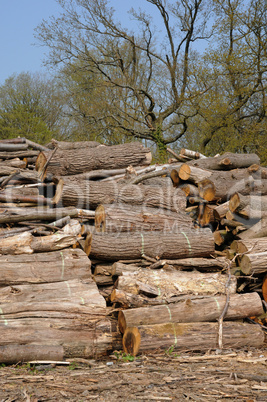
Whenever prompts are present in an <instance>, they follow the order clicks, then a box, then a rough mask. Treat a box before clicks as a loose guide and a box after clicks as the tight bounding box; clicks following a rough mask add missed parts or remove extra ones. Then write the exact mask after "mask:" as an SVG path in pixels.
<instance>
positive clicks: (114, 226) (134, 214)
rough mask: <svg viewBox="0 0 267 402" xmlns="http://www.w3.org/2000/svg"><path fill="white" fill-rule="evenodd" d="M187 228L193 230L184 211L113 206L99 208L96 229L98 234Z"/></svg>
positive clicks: (168, 230)
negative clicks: (175, 211)
mask: <svg viewBox="0 0 267 402" xmlns="http://www.w3.org/2000/svg"><path fill="white" fill-rule="evenodd" d="M186 226H187V227H188V228H190V227H192V229H193V223H192V219H191V218H190V217H189V216H188V215H186V213H185V212H183V211H180V212H179V213H174V212H170V211H167V210H165V211H164V210H162V209H158V208H146V207H143V206H128V205H123V204H111V205H100V206H98V207H97V209H96V213H95V227H96V230H97V231H98V232H107V233H118V232H119V233H120V232H133V231H140V232H142V231H157V230H161V231H165V232H175V231H177V229H178V228H180V227H186Z"/></svg>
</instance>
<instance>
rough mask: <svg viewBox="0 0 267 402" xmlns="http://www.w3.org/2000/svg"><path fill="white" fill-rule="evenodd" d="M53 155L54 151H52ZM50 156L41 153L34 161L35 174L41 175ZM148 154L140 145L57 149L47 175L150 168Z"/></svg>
mask: <svg viewBox="0 0 267 402" xmlns="http://www.w3.org/2000/svg"><path fill="white" fill-rule="evenodd" d="M52 152H53V151H52ZM50 155H51V152H50V153H44V152H41V153H40V155H39V156H38V159H37V161H36V170H37V171H38V172H39V171H42V170H43V168H44V166H45V164H46V161H47V160H48V158H49V156H50ZM151 159H152V157H151V152H150V150H149V149H148V148H144V147H143V145H142V144H141V143H138V142H136V143H126V144H121V145H113V146H105V145H101V146H99V147H96V148H88V147H87V148H78V149H66V150H64V149H63V150H62V149H58V150H57V151H56V152H55V154H54V155H53V157H52V159H51V160H50V162H49V165H48V166H47V169H46V171H47V172H48V173H52V174H57V175H62V176H66V175H75V174H79V173H83V172H88V171H90V170H97V169H114V168H116V169H119V168H126V167H127V166H130V165H132V166H137V165H149V164H150V162H151Z"/></svg>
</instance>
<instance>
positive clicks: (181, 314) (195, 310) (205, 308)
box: [118, 292, 263, 333]
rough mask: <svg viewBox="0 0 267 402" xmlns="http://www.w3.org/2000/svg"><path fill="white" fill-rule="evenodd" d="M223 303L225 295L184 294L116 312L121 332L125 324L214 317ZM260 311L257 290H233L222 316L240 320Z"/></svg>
mask: <svg viewBox="0 0 267 402" xmlns="http://www.w3.org/2000/svg"><path fill="white" fill-rule="evenodd" d="M225 303H226V299H225V296H212V297H203V299H193V300H191V299H190V297H188V299H187V300H182V301H180V302H178V303H175V304H170V305H160V306H150V307H143V308H135V309H130V310H122V311H120V312H119V316H118V323H119V329H120V331H121V332H122V333H124V332H125V331H126V329H127V328H129V327H138V326H139V325H154V324H164V323H168V322H169V323H173V324H176V323H177V324H178V323H181V322H211V321H217V320H218V319H219V318H220V315H221V314H222V312H223V309H224V306H225ZM261 314H263V307H262V302H261V298H260V296H259V295H258V293H256V292H254V293H247V294H233V295H231V297H230V304H229V306H228V309H227V313H226V315H225V317H224V319H225V320H240V319H242V318H246V317H252V316H259V315H261Z"/></svg>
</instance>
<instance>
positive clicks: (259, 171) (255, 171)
mask: <svg viewBox="0 0 267 402" xmlns="http://www.w3.org/2000/svg"><path fill="white" fill-rule="evenodd" d="M248 171H249V173H250V174H251V175H252V176H253V177H254V178H255V179H267V168H266V167H262V166H259V165H251V166H250V167H249V168H248Z"/></svg>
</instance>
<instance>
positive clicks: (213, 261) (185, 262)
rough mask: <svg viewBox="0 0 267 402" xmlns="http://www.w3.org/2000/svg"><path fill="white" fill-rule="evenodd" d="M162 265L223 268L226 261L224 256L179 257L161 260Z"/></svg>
mask: <svg viewBox="0 0 267 402" xmlns="http://www.w3.org/2000/svg"><path fill="white" fill-rule="evenodd" d="M161 262H162V266H163V265H165V264H167V265H171V266H173V267H174V268H175V269H197V270H198V271H212V270H218V269H220V270H223V269H225V268H227V266H228V262H227V260H226V259H225V258H224V257H217V258H181V259H179V260H162V261H161Z"/></svg>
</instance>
